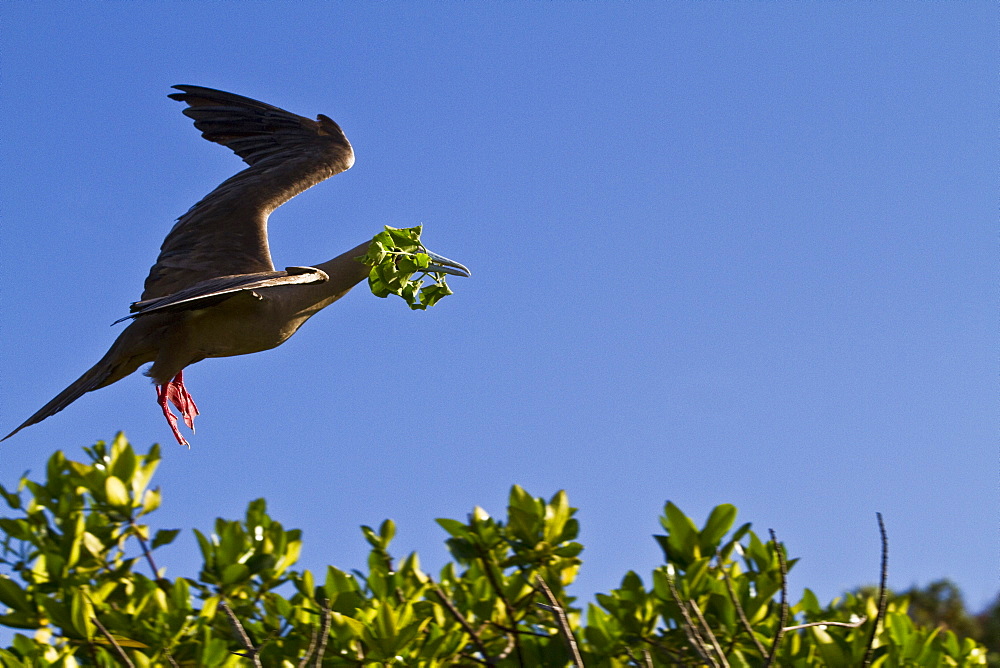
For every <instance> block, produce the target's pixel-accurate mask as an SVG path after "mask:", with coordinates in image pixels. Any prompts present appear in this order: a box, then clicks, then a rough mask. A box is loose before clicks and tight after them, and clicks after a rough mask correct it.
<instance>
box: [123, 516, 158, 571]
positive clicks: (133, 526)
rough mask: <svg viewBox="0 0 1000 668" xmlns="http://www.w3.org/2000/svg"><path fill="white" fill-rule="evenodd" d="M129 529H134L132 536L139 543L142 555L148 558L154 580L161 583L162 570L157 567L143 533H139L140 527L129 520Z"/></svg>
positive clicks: (131, 519)
mask: <svg viewBox="0 0 1000 668" xmlns="http://www.w3.org/2000/svg"><path fill="white" fill-rule="evenodd" d="M128 524H129V527H131V529H132V534H133V535H134V536H135V537H136V539H137V540H138V541H139V547H141V548H142V554H143V556H145V557H146V561H147V562H149V567H150V568H151V569H152V571H153V579H154V580H156V581H159V579H160V569H158V568H157V567H156V562H155V561H154V560H153V551H152V550H151V549H149V545H148V544H147V543H146V539H145V538H143V537H142V533H140V532H139V525H138V524H136V523H135V519H134V518H132V517H130V518H128Z"/></svg>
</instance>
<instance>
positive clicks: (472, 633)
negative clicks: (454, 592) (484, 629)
mask: <svg viewBox="0 0 1000 668" xmlns="http://www.w3.org/2000/svg"><path fill="white" fill-rule="evenodd" d="M431 591H433V592H434V593H435V594H436V595H437V597H438V598H439V599H441V602H442V603H443V604H444V607H446V608H448V612H450V613H451V616H452V617H454V618H455V619H456V620H458V623H459V624H461V626H462V628H463V629H464V630H465V632H466V633H468V634H469V637H470V638H472V642H473V643H475V645H476V649H478V650H479V653H480V654H481V655H482V656H483V659H484V660H485V661H486V663H487V664H489V663H490V655H489V653H488V652H487V651H486V645H484V644H483V641H482V638H480V637H479V634H478V633H476V630H475V629H474V628H472V625H471V624H469V622H468V620H466V619H465V617H463V616H462V613H461V612H460V611H459V609H458V608H456V607H455V604H454V603H452V602H451V599H449V598H448V597H447V596H445V594H444V592H443V591H441V587H439V586H438V585H437V583H435V582H431Z"/></svg>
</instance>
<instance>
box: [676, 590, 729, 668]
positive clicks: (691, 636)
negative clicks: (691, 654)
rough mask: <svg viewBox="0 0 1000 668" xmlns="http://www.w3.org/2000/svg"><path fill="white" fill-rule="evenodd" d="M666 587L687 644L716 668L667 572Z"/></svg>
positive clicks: (716, 664) (716, 665)
mask: <svg viewBox="0 0 1000 668" xmlns="http://www.w3.org/2000/svg"><path fill="white" fill-rule="evenodd" d="M666 575H667V586H668V587H669V588H670V595H671V596H672V597H673V598H674V603H676V604H677V607H678V608H680V610H681V616H682V617H683V619H682V621H683V622H684V623H683V624H682V626H683V627H684V634H685V635H686V636H687V639H688V642H690V643H691V646H692V647H693V648H694V651H696V652H697V653H698V656H700V657H701V658H702V659H704V660H705V661H707V662H708V663H710V664H712V666H713V667H714V668H718V665H719V664H718V662H717V661H716V660H715V659H713V658H712V654H711V652H709V651H708V647H706V646H705V640H704V639H703V638H702V637H701V634H700V633H698V628H697V627H696V626H695V625H694V621H692V619H691V613H689V612H688V609H687V606H685V605H684V601H682V600H681V596H680V594H678V593H677V585H675V584H674V576H673V575H672V574H671V573H670V572H669V571H668V572H667V574H666Z"/></svg>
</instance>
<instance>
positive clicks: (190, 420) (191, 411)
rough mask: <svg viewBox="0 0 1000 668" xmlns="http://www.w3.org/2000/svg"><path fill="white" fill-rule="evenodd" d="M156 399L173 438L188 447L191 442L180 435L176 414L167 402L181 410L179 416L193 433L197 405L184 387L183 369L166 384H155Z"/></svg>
mask: <svg viewBox="0 0 1000 668" xmlns="http://www.w3.org/2000/svg"><path fill="white" fill-rule="evenodd" d="M156 400H157V402H158V403H159V404H160V408H162V409H163V417H165V418H167V424H169V425H170V429H171V431H173V432H174V438H176V439H177V442H178V443H180V444H181V445H186V446H188V447H189V448H190V447H191V444H190V443H188V442H187V440H186V439H185V438H184V437H183V436H181V432H180V430H179V429H178V428H177V416H176V415H174V413H173V411H171V410H170V406H169V405H168V404H167V402H168V401H169V402H170V403H171V404H173V405H174V406H176V407H177V410H179V411H180V412H181V417H182V418H183V419H184V424H186V425H187V426H188V428H189V429H190V430H191V433H194V418H195V417H196V416H197V415H198V407H197V406H195V403H194V399H192V398H191V395H190V394H189V393H188V391H187V388H186V387H184V372H183V371H179V372H177V375H176V376H174V378H173V380H171V381H170V382H169V383H167V384H166V385H157V386H156Z"/></svg>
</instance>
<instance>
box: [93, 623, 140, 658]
mask: <svg viewBox="0 0 1000 668" xmlns="http://www.w3.org/2000/svg"><path fill="white" fill-rule="evenodd" d="M90 621H92V622H94V626H96V627H97V630H98V631H100V632H101V635H102V636H104V639H105V640H107V641H108V642H109V643H111V646H112V647H114V648H115V654H117V655H118V658H119V659H121V662H122V663H123V664H125V665H126V666H128V668H135V664H134V663H132V659H130V658H128V654H126V653H125V650H123V649H122V646H121V645H119V644H118V641H117V640H115V637H114V636H113V635H111V634H110V633H108V630H107V629H106V628H104V624H101V620H99V619H98V618H97V616H96V615H95V616H93V617H91V618H90Z"/></svg>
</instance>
